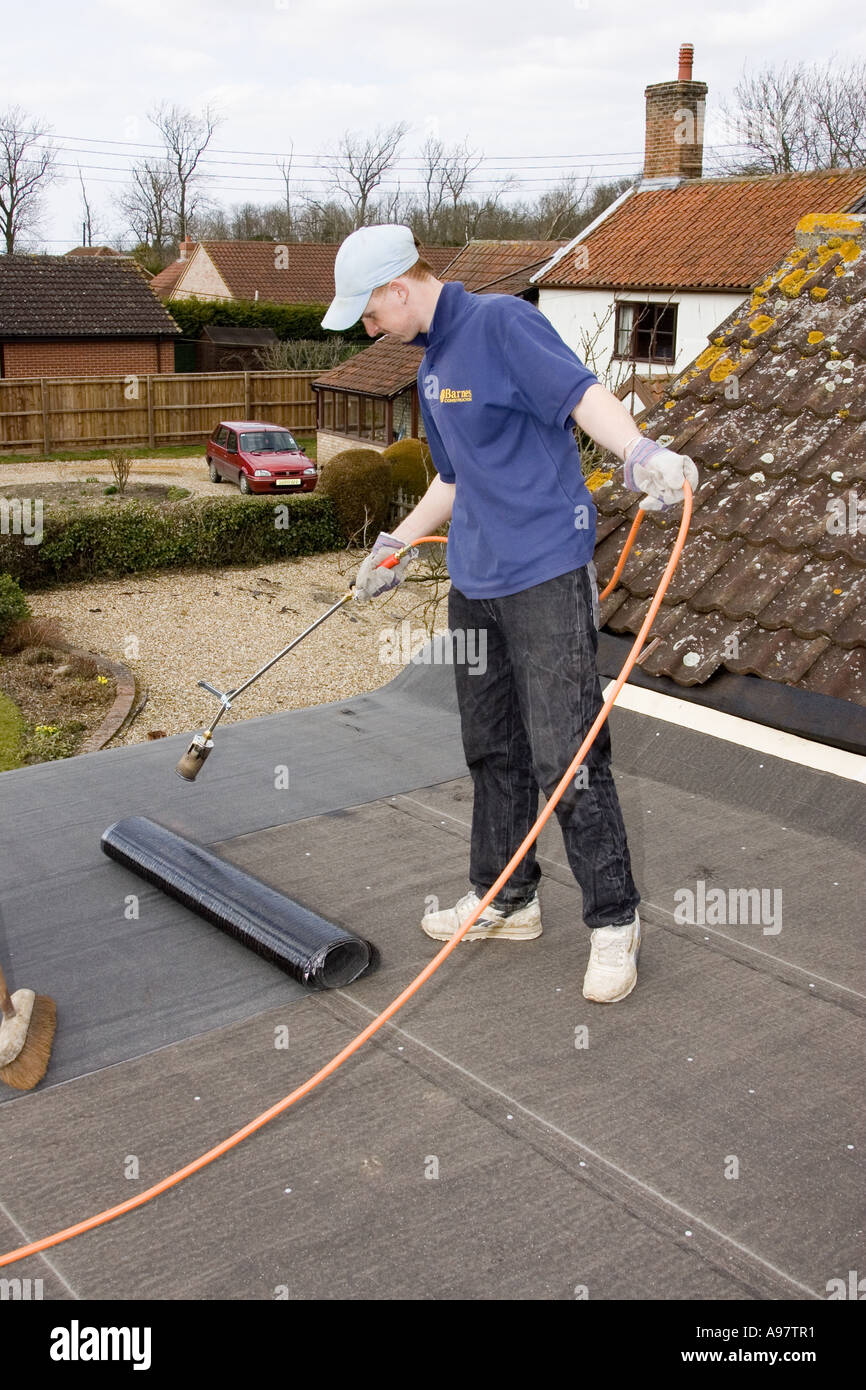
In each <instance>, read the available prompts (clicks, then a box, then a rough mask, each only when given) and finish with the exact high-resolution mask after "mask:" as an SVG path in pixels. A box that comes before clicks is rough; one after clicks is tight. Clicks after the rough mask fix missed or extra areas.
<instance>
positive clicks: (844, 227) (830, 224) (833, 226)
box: [797, 212, 861, 240]
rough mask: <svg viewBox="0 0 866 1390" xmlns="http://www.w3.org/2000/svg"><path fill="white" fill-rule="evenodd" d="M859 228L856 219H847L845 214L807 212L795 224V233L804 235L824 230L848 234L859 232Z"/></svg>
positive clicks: (859, 225)
mask: <svg viewBox="0 0 866 1390" xmlns="http://www.w3.org/2000/svg"><path fill="white" fill-rule="evenodd" d="M860 227H861V223H860V222H858V221H857V218H856V217H849V215H848V213H847V212H807V213H806V214H805V216H803V217H801V218H800V221H799V222H798V223H797V231H798V232H804V233H805V234H806V235H812V234H813V233H814V232H818V231H821V232H823V231H824V230H827V231H834V232H848V233H849V234H850V233H851V232H857V231H859V230H860ZM834 240H835V238H834Z"/></svg>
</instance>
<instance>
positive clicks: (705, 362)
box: [695, 344, 722, 371]
mask: <svg viewBox="0 0 866 1390" xmlns="http://www.w3.org/2000/svg"><path fill="white" fill-rule="evenodd" d="M721 355H722V347H721V345H719V346H716V345H715V344H713V346H712V347H708V348H704V350H703V352H702V353H701V355H700V357H697V358H695V366H696V367H697V368H698V370H699V371H704V369H705V368H706V367H711V366H712V365H713V363H714V362H715V361H717V359H718V358H719V357H721Z"/></svg>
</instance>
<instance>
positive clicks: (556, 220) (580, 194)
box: [538, 172, 591, 241]
mask: <svg viewBox="0 0 866 1390" xmlns="http://www.w3.org/2000/svg"><path fill="white" fill-rule="evenodd" d="M590 178H591V172H590V173H589V174H587V175H586V177H585V178H584V179H583V180H581V179H579V178H578V177H577V175H576V174H572V175H571V176H570V177H569V178H566V179H563V180H562V182H561V183H558V184H556V186H555V187H554V188H550V189H548V191H547V192H546V193H542V194H541V196H540V198H539V199H538V223H539V226H538V231H539V235H540V236H541V237H542V239H543V240H544V241H554V240H556V239H558V238H560V237H567V236H575V235H576V233H577V232H578V231H580V226H579V218H580V213H581V211H582V209H583V207H584V205H585V203H586V199H587V195H588V193H589V184H590Z"/></svg>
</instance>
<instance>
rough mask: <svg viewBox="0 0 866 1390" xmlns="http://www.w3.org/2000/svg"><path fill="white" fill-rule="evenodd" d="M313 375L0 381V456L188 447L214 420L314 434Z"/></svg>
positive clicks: (201, 437)
mask: <svg viewBox="0 0 866 1390" xmlns="http://www.w3.org/2000/svg"><path fill="white" fill-rule="evenodd" d="M319 375H321V373H319V372H178V373H176V374H175V373H174V372H169V373H165V374H161V375H158V376H157V375H154V376H136V375H134V374H130V375H129V376H86V377H50V378H49V377H42V378H38V377H37V378H33V379H30V378H24V377H20V378H19V377H5V378H0V451H2V450H4V449H16V450H26V449H40V450H44V451H45V452H48V451H50V450H72V449H76V448H81V449H93V448H100V447H101V446H102V445H107V446H111V445H123V444H130V445H140V444H144V445H149V446H150V448H156V447H158V446H161V445H170V444H194V443H196V441H198V440H204V439H205V438H206V437H207V436H208V435H209V434H210V433H211V431H212V430H213V428H214V426H215V425H216V424H217V423H218V422H219V421H220V420H256V419H260V420H268V421H270V422H273V423H274V424H277V425H285V426H287V427H288V428H289V429H291V430H292V431H293V432H294V433H297V434H311V433H312V432H313V431H314V430H315V428H316V395H315V392H314V391H313V389H312V387H311V385H310V383H311V382H312V381H315V379H316V377H317V376H319Z"/></svg>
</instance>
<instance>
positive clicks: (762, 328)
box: [749, 314, 776, 337]
mask: <svg viewBox="0 0 866 1390" xmlns="http://www.w3.org/2000/svg"><path fill="white" fill-rule="evenodd" d="M775 322H776V320H775V319H771V318H770V315H769V314H758V317H757V318H755V319H752V320H751V322H750V324H749V327H750V328H751V330H752V332H753V333H754V334H755V336H756V337H757V336H758V334H759V333H766V331H767V329H768V328H772V326H773V324H774V323H775Z"/></svg>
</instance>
